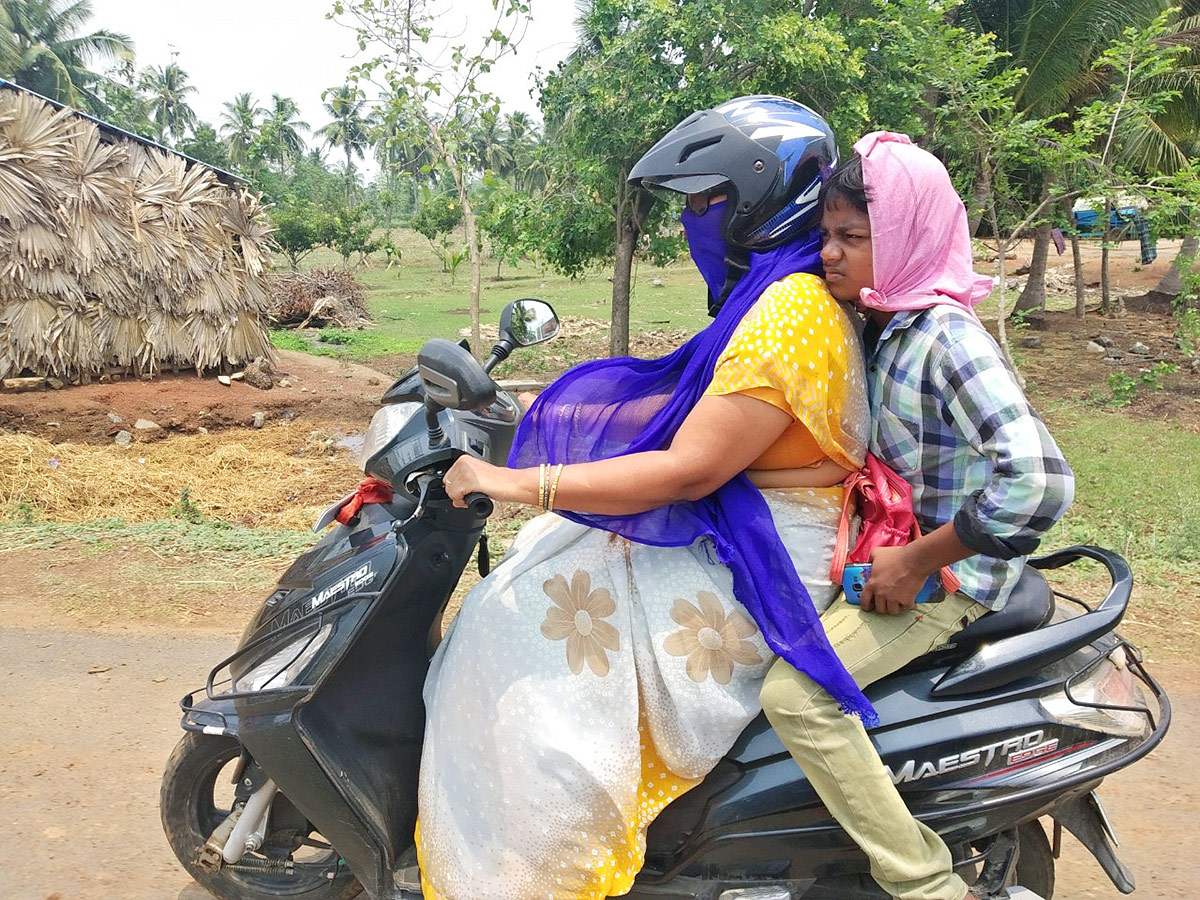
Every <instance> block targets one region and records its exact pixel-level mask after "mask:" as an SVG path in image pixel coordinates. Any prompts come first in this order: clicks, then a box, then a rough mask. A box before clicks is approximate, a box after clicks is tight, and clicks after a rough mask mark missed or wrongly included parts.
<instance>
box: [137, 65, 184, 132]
mask: <svg viewBox="0 0 1200 900" xmlns="http://www.w3.org/2000/svg"><path fill="white" fill-rule="evenodd" d="M187 77H188V74H187V72H185V71H184V70H183V69H182V68H181V67H180V65H179V63H177V62H175V61H172V62H170V63H168V64H167V65H166V66H161V67H160V66H151V67H150V68H148V69H146V70H144V71H143V72H142V90H144V91H145V92H146V93H147V94H149V96H150V118H151V119H152V120H153V121H154V124H155V125H157V126H158V136H159V140H163V139H164V138H166V137H167V136H168V135H170V137H171V138H173V139H174V140H179V139H180V138H181V137H183V136H184V134H185V133H187V130H188V129H189V128H191V127H192V126H193V125H195V124H196V113H195V111H194V110H193V109H192V108H191V107H190V106H188V103H187V100H186V99H185V98H186V97H187V95H188V94H194V93H195V92H196V89H195V88H194V87H192V86H191V85H190V84H188V83H187Z"/></svg>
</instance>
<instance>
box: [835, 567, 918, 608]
mask: <svg viewBox="0 0 1200 900" xmlns="http://www.w3.org/2000/svg"><path fill="white" fill-rule="evenodd" d="M870 577H871V564H870V563H850V564H848V565H847V566H846V568H845V570H844V571H843V572H842V593H843V594H845V595H846V602H847V603H853V604H855V605H856V606H857V605H858V604H859V603H861V602H862V591H863V588H865V587H866V586H867V579H868V578H870ZM941 586H942V581H941V579H940V578H938V576H937V575H930V576H929V580H928V581H926V582H925V587H923V588H921V592H920V593H919V594H917V602H918V603H928V602H929V601H930V600H932V599H933V594H934V591H936V590H937V589H938V588H939V587H941Z"/></svg>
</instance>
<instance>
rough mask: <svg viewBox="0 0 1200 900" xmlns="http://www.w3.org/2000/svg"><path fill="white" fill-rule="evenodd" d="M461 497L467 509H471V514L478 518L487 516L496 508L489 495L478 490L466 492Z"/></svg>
mask: <svg viewBox="0 0 1200 900" xmlns="http://www.w3.org/2000/svg"><path fill="white" fill-rule="evenodd" d="M463 499H464V500H465V501H466V502H467V509H469V510H470V511H471V515H473V516H475V517H477V518H480V519H486V518H488V516H490V515H491V514H492V511H493V510H495V508H496V504H494V503H492V498H491V497H489V496H488V495H487V494H481V493H479V492H478V491H475V492H473V493H470V494H467V496H465V497H463Z"/></svg>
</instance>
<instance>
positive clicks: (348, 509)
mask: <svg viewBox="0 0 1200 900" xmlns="http://www.w3.org/2000/svg"><path fill="white" fill-rule="evenodd" d="M391 499H392V486H391V485H390V484H388V483H387V482H386V481H380V480H379V479H378V478H364V479H363V480H362V482H361V483H360V484H359V486H358V490H357V491H355V492H354V496H353V497H351V498H350V499H349V500H348V501H347V502H346V505H345V506H343V507H342V508H341V509H339V510H338V514H337V520H338V521H339V522H341V523H342V524H343V525H349V524H350V520H351V519H353V518H354V517H355V516H357V515H358V511H359V510H360V509H362V508H363V504H364V503H389V502H390V501H391Z"/></svg>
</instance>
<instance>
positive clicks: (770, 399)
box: [705, 274, 870, 469]
mask: <svg viewBox="0 0 1200 900" xmlns="http://www.w3.org/2000/svg"><path fill="white" fill-rule="evenodd" d="M866 383H867V382H866V375H865V373H864V371H863V354H862V348H861V345H860V342H859V337H858V331H857V329H856V328H855V320H854V318H853V317H852V315H851V313H850V312H849V311H847V310H846V309H845V308H844V307H843V306H842V305H841V304H839V303H838V302H837V301H836V300H834V299H833V297H832V296H831V295H830V293H829V291H828V289H827V288H826V287H825V282H824V281H822V280H821V279H820V278H818V277H817V276H815V275H802V274H797V275H789V276H788V277H787V278H784V279H781V280H780V281H777V282H775V283H774V284H772V285H771V286H770V287H769V288H767V289H766V290H765V291H763V295H762V297H760V298H759V300H758V302H757V303H756V304H755V305H754V307H753V308H752V309H751V310H750V312H748V313H747V314H746V317H745V318H744V319H743V320H742V322H741V324H740V325H739V326H738V327H737V330H736V331H735V332H734V333H733V337H732V338H730V340H729V344H728V346H726V348H725V350H724V352H722V354H721V356H720V357H719V358H718V360H717V365H716V368H715V370H714V373H713V380H712V383H711V384H710V385H709V386H708V390H707V391H706V392H705V393H707V394H715V395H726V394H746V395H748V396H751V397H754V398H756V399H758V400H763V401H765V402H767V403H770V404H771V405H772V406H777V407H779V408H780V409H782V410H784V411H785V412H788V413H790V414H791V416H792V418H793V419H794V421H793V422H792V424H791V425H789V426H788V428H787V429H786V430H785V431H784V432H783V434H782V435H780V437H779V439H778V440H777V441H776V442H775V443H774V444H772V445H771V446H770V447H768V448H767V450H766V452H765V453H763V455H762V456H760V457H759V458H758V459H757V460H755V461H754V463H753V464H752V465H751V466H750V468H752V469H788V468H799V467H803V466H811V465H815V464H817V463H819V462H821V461H823V460H825V459H826V458H828V459H832V460H833V461H834V462H836V463H838V465H841V466H844V467H845V468H847V469H858V468H860V467H861V466H862V464H863V460H864V456H865V454H866V449H867V437H868V427H869V424H870V411H869V407H868V405H867V392H866Z"/></svg>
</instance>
